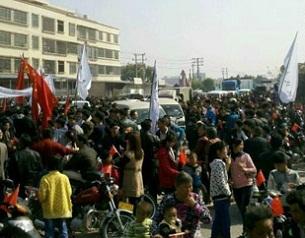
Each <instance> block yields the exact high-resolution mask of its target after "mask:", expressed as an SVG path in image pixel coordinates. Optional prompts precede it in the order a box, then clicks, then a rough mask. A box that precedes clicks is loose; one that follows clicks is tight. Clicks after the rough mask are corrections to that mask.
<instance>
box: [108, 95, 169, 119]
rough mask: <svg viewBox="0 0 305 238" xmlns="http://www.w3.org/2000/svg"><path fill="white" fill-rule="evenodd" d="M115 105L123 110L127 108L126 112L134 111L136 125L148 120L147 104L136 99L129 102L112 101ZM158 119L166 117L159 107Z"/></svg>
mask: <svg viewBox="0 0 305 238" xmlns="http://www.w3.org/2000/svg"><path fill="white" fill-rule="evenodd" d="M113 103H115V104H116V105H117V108H120V109H123V108H128V110H129V111H130V110H135V111H136V112H137V113H138V120H137V124H138V125H140V124H141V122H142V121H144V120H145V119H148V118H149V102H147V101H140V100H137V99H131V100H117V101H113ZM159 110H160V111H159V117H160V118H161V117H163V116H165V115H166V112H165V111H164V109H163V108H162V107H161V106H160V107H159Z"/></svg>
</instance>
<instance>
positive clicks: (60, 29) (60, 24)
mask: <svg viewBox="0 0 305 238" xmlns="http://www.w3.org/2000/svg"><path fill="white" fill-rule="evenodd" d="M57 32H58V33H64V22H63V21H60V20H57Z"/></svg>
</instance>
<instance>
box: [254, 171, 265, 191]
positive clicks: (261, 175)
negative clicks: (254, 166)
mask: <svg viewBox="0 0 305 238" xmlns="http://www.w3.org/2000/svg"><path fill="white" fill-rule="evenodd" d="M265 182H266V178H265V176H264V173H263V171H262V170H261V169H260V170H259V171H258V173H257V175H256V185H257V186H258V187H260V186H261V185H263V184H264V183H265Z"/></svg>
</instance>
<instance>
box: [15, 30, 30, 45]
mask: <svg viewBox="0 0 305 238" xmlns="http://www.w3.org/2000/svg"><path fill="white" fill-rule="evenodd" d="M14 46H17V47H22V48H26V47H27V35H23V34H18V33H15V37H14Z"/></svg>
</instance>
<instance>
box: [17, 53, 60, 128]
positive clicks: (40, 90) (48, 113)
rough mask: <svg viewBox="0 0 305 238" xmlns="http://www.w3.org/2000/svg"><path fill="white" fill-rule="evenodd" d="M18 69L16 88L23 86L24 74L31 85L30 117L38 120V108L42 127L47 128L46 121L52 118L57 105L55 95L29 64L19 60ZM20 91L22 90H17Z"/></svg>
mask: <svg viewBox="0 0 305 238" xmlns="http://www.w3.org/2000/svg"><path fill="white" fill-rule="evenodd" d="M20 65H21V66H20V69H19V73H18V82H17V86H18V87H21V86H22V85H23V86H24V81H23V82H22V80H24V76H22V75H23V74H24V73H26V74H27V75H28V77H29V79H30V81H31V83H32V88H33V89H32V117H33V119H34V120H36V121H37V120H38V117H39V106H40V108H41V110H42V112H43V121H42V125H43V127H47V125H48V121H49V120H50V119H51V118H52V113H53V109H54V107H55V106H56V104H57V99H56V97H55V95H54V94H53V93H52V91H51V90H50V88H49V86H48V84H47V82H46V81H45V80H44V78H43V76H42V75H40V74H39V73H38V72H37V71H36V70H35V69H34V68H33V67H32V66H31V65H30V64H29V63H27V62H26V61H25V60H24V59H21V62H20ZM18 89H22V88H18Z"/></svg>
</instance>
